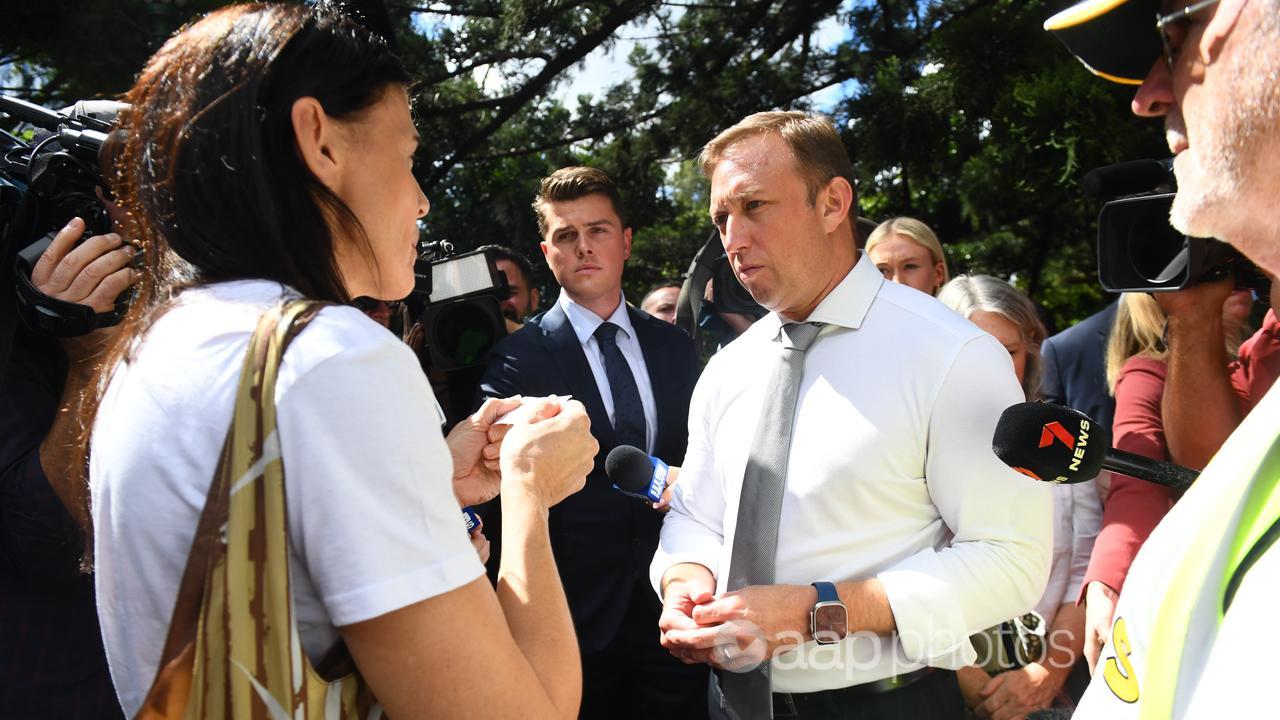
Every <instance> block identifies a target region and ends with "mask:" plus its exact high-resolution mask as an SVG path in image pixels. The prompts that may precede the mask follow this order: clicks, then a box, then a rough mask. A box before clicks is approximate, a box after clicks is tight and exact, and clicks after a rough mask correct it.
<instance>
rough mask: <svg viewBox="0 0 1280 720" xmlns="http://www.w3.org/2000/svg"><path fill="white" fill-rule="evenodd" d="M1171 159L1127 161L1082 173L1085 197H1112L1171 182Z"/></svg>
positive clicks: (1107, 198) (1142, 190)
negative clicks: (1083, 174)
mask: <svg viewBox="0 0 1280 720" xmlns="http://www.w3.org/2000/svg"><path fill="white" fill-rule="evenodd" d="M1172 167H1173V160H1131V161H1129V162H1122V163H1119V164H1117V165H1104V166H1103V167H1100V168H1095V169H1093V170H1090V171H1089V172H1088V173H1086V174H1085V176H1084V181H1083V185H1084V192H1085V194H1086V195H1088V196H1089V197H1093V198H1098V199H1101V200H1112V199H1114V198H1118V197H1120V196H1122V195H1134V194H1136V193H1144V192H1151V191H1152V190H1155V189H1156V188H1157V187H1159V186H1161V185H1170V186H1172V184H1173V172H1172V171H1171V168H1172Z"/></svg>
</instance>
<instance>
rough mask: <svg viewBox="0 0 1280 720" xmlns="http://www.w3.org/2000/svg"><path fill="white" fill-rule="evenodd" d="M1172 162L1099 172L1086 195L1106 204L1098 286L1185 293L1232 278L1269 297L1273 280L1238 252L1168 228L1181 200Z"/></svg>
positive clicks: (1114, 289)
mask: <svg viewBox="0 0 1280 720" xmlns="http://www.w3.org/2000/svg"><path fill="white" fill-rule="evenodd" d="M1171 168H1172V161H1171V160H1138V161H1134V162H1128V163H1120V164H1118V165H1108V166H1106V167H1102V168H1098V169H1096V170H1094V171H1092V172H1090V173H1089V174H1088V175H1086V176H1085V180H1084V187H1085V192H1086V193H1088V194H1089V195H1092V196H1094V197H1099V198H1101V199H1105V200H1108V202H1107V203H1106V204H1104V205H1103V206H1102V211H1101V212H1100V213H1099V214H1098V280H1099V282H1100V283H1101V284H1102V287H1104V288H1106V289H1107V290H1109V291H1110V292H1162V291H1170V290H1181V289H1183V288H1185V287H1188V286H1190V285H1194V284H1196V283H1201V282H1209V281H1213V280H1220V279H1223V278H1226V277H1234V278H1235V283H1236V286H1237V287H1240V288H1248V289H1251V290H1254V291H1256V292H1257V293H1258V294H1259V296H1263V297H1265V296H1266V295H1267V293H1268V292H1269V289H1270V280H1269V279H1268V278H1267V276H1266V275H1264V274H1263V273H1262V272H1261V271H1260V270H1259V269H1258V268H1257V266H1255V265H1254V264H1253V263H1251V262H1249V260H1248V259H1247V258H1245V257H1244V255H1241V254H1240V252H1239V251H1238V250H1236V249H1235V248H1233V247H1231V246H1230V245H1227V244H1226V243H1223V242H1220V241H1218V240H1214V239H1211V238H1196V237H1190V236H1187V235H1183V234H1182V233H1180V232H1178V231H1177V230H1176V229H1174V227H1173V226H1172V225H1170V224H1169V211H1170V209H1171V208H1172V206H1173V199H1174V196H1175V195H1176V194H1177V192H1176V190H1177V180H1176V179H1175V178H1174V175H1173V172H1172V169H1171Z"/></svg>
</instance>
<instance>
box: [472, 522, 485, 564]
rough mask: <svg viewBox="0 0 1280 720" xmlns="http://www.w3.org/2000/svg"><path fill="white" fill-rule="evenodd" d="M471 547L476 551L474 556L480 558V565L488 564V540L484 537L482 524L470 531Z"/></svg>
mask: <svg viewBox="0 0 1280 720" xmlns="http://www.w3.org/2000/svg"><path fill="white" fill-rule="evenodd" d="M470 537H471V547H473V548H475V549H476V555H479V556H480V564H481V565H484V564H486V563H488V562H489V538H487V537H485V536H484V523H481V524H480V526H479V527H477V528H476V529H475V530H472V531H471V536H470Z"/></svg>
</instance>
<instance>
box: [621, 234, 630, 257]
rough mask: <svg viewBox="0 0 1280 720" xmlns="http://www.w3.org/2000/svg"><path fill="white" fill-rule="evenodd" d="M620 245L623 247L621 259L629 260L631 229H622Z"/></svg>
mask: <svg viewBox="0 0 1280 720" xmlns="http://www.w3.org/2000/svg"><path fill="white" fill-rule="evenodd" d="M622 244H623V245H624V246H625V247H624V248H623V251H622V259H623V260H629V259H630V258H631V228H622Z"/></svg>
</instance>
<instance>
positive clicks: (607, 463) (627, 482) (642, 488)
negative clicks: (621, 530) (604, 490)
mask: <svg viewBox="0 0 1280 720" xmlns="http://www.w3.org/2000/svg"><path fill="white" fill-rule="evenodd" d="M668 471H669V468H668V466H667V464H666V463H664V462H662V461H661V460H659V459H658V458H656V457H653V456H652V455H649V454H648V453H646V452H645V451H643V450H641V449H640V448H638V447H632V446H631V445H619V446H618V447H616V448H614V449H612V450H610V451H609V456H608V457H606V458H605V459H604V472H605V474H606V475H608V476H609V480H611V481H612V482H613V489H614V490H617V491H618V492H620V493H622V494H623V495H630V496H631V497H633V498H639V499H640V500H644V501H646V502H651V503H656V502H658V501H659V500H661V499H662V491H663V490H665V489H666V487H667V472H668Z"/></svg>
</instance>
